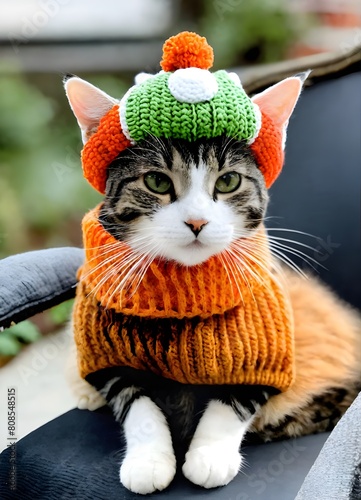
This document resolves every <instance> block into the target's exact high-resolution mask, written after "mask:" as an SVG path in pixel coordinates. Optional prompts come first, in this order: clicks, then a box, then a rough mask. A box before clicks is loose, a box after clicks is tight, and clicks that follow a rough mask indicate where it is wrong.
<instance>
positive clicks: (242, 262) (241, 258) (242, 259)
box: [229, 248, 267, 298]
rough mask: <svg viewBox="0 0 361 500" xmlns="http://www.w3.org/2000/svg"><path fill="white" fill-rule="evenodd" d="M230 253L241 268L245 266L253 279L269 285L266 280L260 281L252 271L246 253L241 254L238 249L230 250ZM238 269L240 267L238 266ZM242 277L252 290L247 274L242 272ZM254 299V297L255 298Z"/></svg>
mask: <svg viewBox="0 0 361 500" xmlns="http://www.w3.org/2000/svg"><path fill="white" fill-rule="evenodd" d="M229 252H230V253H231V254H232V256H233V257H234V259H235V263H238V264H239V265H240V266H243V267H244V268H245V270H247V271H248V272H249V273H250V274H251V275H252V276H253V278H254V279H255V280H256V281H258V282H260V283H261V284H263V285H267V283H265V282H264V280H261V281H260V279H261V278H260V276H259V275H258V274H257V273H256V272H255V271H254V270H253V269H252V268H250V266H249V265H248V263H247V261H246V254H245V252H242V253H241V252H239V251H237V250H236V249H234V248H232V249H229ZM237 267H238V266H237ZM242 275H243V277H244V279H245V281H247V283H248V286H249V288H250V290H251V287H250V285H249V281H248V278H247V277H246V274H245V273H244V272H242ZM252 295H253V292H252ZM253 298H254V297H253Z"/></svg>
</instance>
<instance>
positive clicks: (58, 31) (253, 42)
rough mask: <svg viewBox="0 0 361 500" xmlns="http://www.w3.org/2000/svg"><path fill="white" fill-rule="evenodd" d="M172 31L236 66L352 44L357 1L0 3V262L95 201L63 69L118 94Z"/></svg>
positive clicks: (359, 24) (66, 235)
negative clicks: (193, 34) (204, 43)
mask: <svg viewBox="0 0 361 500" xmlns="http://www.w3.org/2000/svg"><path fill="white" fill-rule="evenodd" d="M181 30H194V31H197V32H198V33H200V34H201V35H204V36H206V37H207V39H208V41H209V42H210V44H211V45H212V46H213V47H214V52H215V68H216V69H217V68H227V67H237V68H247V67H252V66H258V65H262V64H270V63H274V62H277V61H282V60H285V59H289V58H295V57H299V56H304V55H309V54H315V53H319V52H327V51H347V50H348V49H350V48H352V46H356V45H357V44H360V43H361V2H360V0H317V1H315V0H252V1H249V0H132V1H129V0H102V1H101V2H99V1H95V0H11V1H10V0H0V193H1V194H0V258H2V257H5V256H7V255H11V254H14V253H18V252H23V251H27V250H31V249H40V248H47V247H54V246H65V245H77V246H80V245H81V232H80V220H81V218H82V216H83V214H84V212H85V211H87V210H88V209H89V208H91V207H93V206H94V205H95V204H96V203H97V201H99V199H100V197H99V195H98V194H97V193H96V192H94V191H93V190H92V188H91V187H90V186H89V185H88V184H87V182H86V181H85V180H84V179H83V177H82V172H81V166H80V159H79V153H80V151H81V147H82V145H81V141H80V134H79V131H78V128H77V124H76V121H75V118H74V117H73V115H72V113H71V111H70V109H69V106H68V104H67V101H66V98H65V95H64V92H63V88H62V76H63V74H65V73H75V74H77V75H79V76H81V77H83V78H85V79H88V80H89V81H90V82H92V83H93V84H95V85H97V86H99V87H101V88H102V89H103V90H105V91H106V92H107V93H109V94H111V95H113V96H114V97H121V96H122V95H123V93H124V92H125V90H126V89H127V88H129V86H130V85H131V84H132V81H133V77H134V74H135V73H137V72H139V71H148V72H157V71H158V70H159V61H160V58H161V50H162V43H163V41H164V40H165V39H166V38H167V37H168V36H170V35H172V34H175V33H177V32H178V31H181ZM62 310H64V314H63V313H62ZM59 311H60V312H59ZM59 311H57V312H56V313H55V319H54V318H52V319H51V320H50V321H48V320H49V318H48V316H46V315H45V316H44V317H42V319H41V320H40V325H38V326H39V328H40V330H42V331H46V330H51V329H53V327H54V324H58V323H61V322H62V318H63V317H64V315H65V316H66V313H67V307H66V306H64V307H63V309H60V310H59ZM44 318H45V319H44ZM44 322H45V323H44ZM24 335H25V337H26V335H28V338H29V339H30V338H35V337H34V336H36V334H35V333H33V334H24ZM2 342H4V336H2ZM18 347H19V346H18ZM2 348H3V349H4V347H1V342H0V352H1V349H2ZM10 350H11V349H10ZM13 350H14V349H13Z"/></svg>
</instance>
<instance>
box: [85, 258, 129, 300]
mask: <svg viewBox="0 0 361 500" xmlns="http://www.w3.org/2000/svg"><path fill="white" fill-rule="evenodd" d="M137 259H138V256H137V255H133V256H132V258H129V259H128V260H127V262H125V263H124V262H123V261H120V262H119V263H118V264H116V265H115V266H113V267H111V268H110V269H108V268H106V269H105V271H103V272H102V273H98V276H102V275H103V274H105V276H104V277H103V278H102V279H101V280H100V281H99V282H98V283H97V284H96V285H95V287H94V288H93V291H94V293H96V292H97V291H98V290H99V288H101V287H102V286H103V285H104V284H105V283H106V282H107V281H108V280H109V279H110V278H111V277H113V276H114V275H115V274H118V272H119V271H121V272H120V273H119V276H117V277H116V280H117V279H120V278H121V277H122V275H123V274H124V273H125V272H126V271H127V269H128V268H129V267H130V266H131V265H132V264H133V262H134V261H136V260H137ZM107 271H108V272H107ZM111 288H112V286H111V287H110V289H111ZM110 289H108V291H107V293H109V291H110Z"/></svg>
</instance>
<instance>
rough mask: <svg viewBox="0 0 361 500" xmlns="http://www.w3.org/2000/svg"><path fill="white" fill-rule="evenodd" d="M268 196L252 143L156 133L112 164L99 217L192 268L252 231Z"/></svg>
mask: <svg viewBox="0 0 361 500" xmlns="http://www.w3.org/2000/svg"><path fill="white" fill-rule="evenodd" d="M267 201H268V194H267V190H266V187H265V182H264V178H263V176H262V174H261V172H260V171H259V169H258V167H257V165H256V163H255V161H254V159H253V157H252V155H251V154H250V152H249V148H248V147H247V145H246V144H245V143H242V142H239V141H236V140H230V139H228V138H226V137H218V138H216V139H209V140H206V139H203V140H198V141H196V142H193V143H189V142H187V141H181V140H169V139H159V138H154V137H149V139H147V140H145V141H143V142H142V143H140V144H138V145H137V146H134V147H132V148H129V149H128V150H126V151H124V152H123V153H121V154H120V155H119V156H118V158H117V159H116V160H115V161H114V162H113V163H112V164H111V165H110V167H109V169H108V181H107V186H106V197H105V201H104V205H103V207H102V210H101V212H100V217H99V218H100V221H101V223H102V224H103V226H104V228H105V229H106V230H107V231H108V232H109V233H111V234H112V235H113V236H114V237H115V238H116V239H118V240H121V241H126V242H127V243H128V244H129V245H130V246H131V247H132V248H133V250H135V251H136V252H139V253H141V254H144V253H146V254H148V255H152V257H161V258H165V259H167V260H172V261H176V262H178V263H180V264H183V265H187V266H192V265H195V264H200V263H202V262H205V261H206V260H207V259H209V258H210V257H211V256H212V255H215V254H219V253H221V252H222V251H224V250H226V249H227V248H229V246H230V244H231V243H232V242H233V241H235V240H236V239H239V238H241V237H242V238H247V237H249V236H251V235H252V234H253V233H254V232H255V231H256V230H257V228H258V227H259V225H260V224H261V223H262V220H263V217H264V214H265V211H266V207H267Z"/></svg>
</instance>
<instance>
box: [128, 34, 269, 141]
mask: <svg viewBox="0 0 361 500" xmlns="http://www.w3.org/2000/svg"><path fill="white" fill-rule="evenodd" d="M167 43H168V46H167ZM202 51H203V52H202ZM210 51H211V52H210ZM210 54H211V56H210ZM212 61H213V52H212V49H211V47H210V46H209V45H208V44H207V42H206V40H205V39H204V38H202V37H200V36H199V35H196V34H195V33H188V32H186V33H180V34H179V35H177V36H176V37H172V38H170V39H169V40H168V41H167V42H166V44H165V46H164V48H163V61H162V67H163V70H162V71H160V72H159V73H158V74H156V75H149V74H145V73H141V74H140V75H138V76H137V77H136V84H135V85H134V86H133V87H131V88H130V89H129V90H128V92H127V93H126V94H125V95H124V97H123V99H122V100H121V101H120V109H119V111H120V122H121V127H122V130H123V133H124V135H125V136H126V137H127V138H128V139H129V141H130V142H131V143H132V144H134V143H137V142H139V141H140V140H142V139H144V138H145V137H147V136H148V135H149V134H151V135H154V136H156V137H167V138H174V139H185V140H188V141H194V140H196V139H200V138H203V137H204V138H211V137H217V136H219V135H222V134H225V135H227V136H228V137H233V138H235V139H239V140H240V139H244V140H246V141H248V142H249V143H251V142H253V140H254V139H255V138H256V137H257V135H258V133H259V130H260V127H261V115H260V111H259V108H258V106H257V105H256V104H254V103H253V102H252V101H251V99H250V98H249V97H248V96H247V94H246V93H245V91H244V90H243V88H242V85H241V82H240V80H239V78H238V75H236V73H228V72H227V71H224V70H220V71H216V72H215V73H211V72H210V71H209V70H208V69H205V66H206V67H209V66H210V65H211V64H210V63H212ZM168 68H170V69H174V71H164V69H168Z"/></svg>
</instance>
